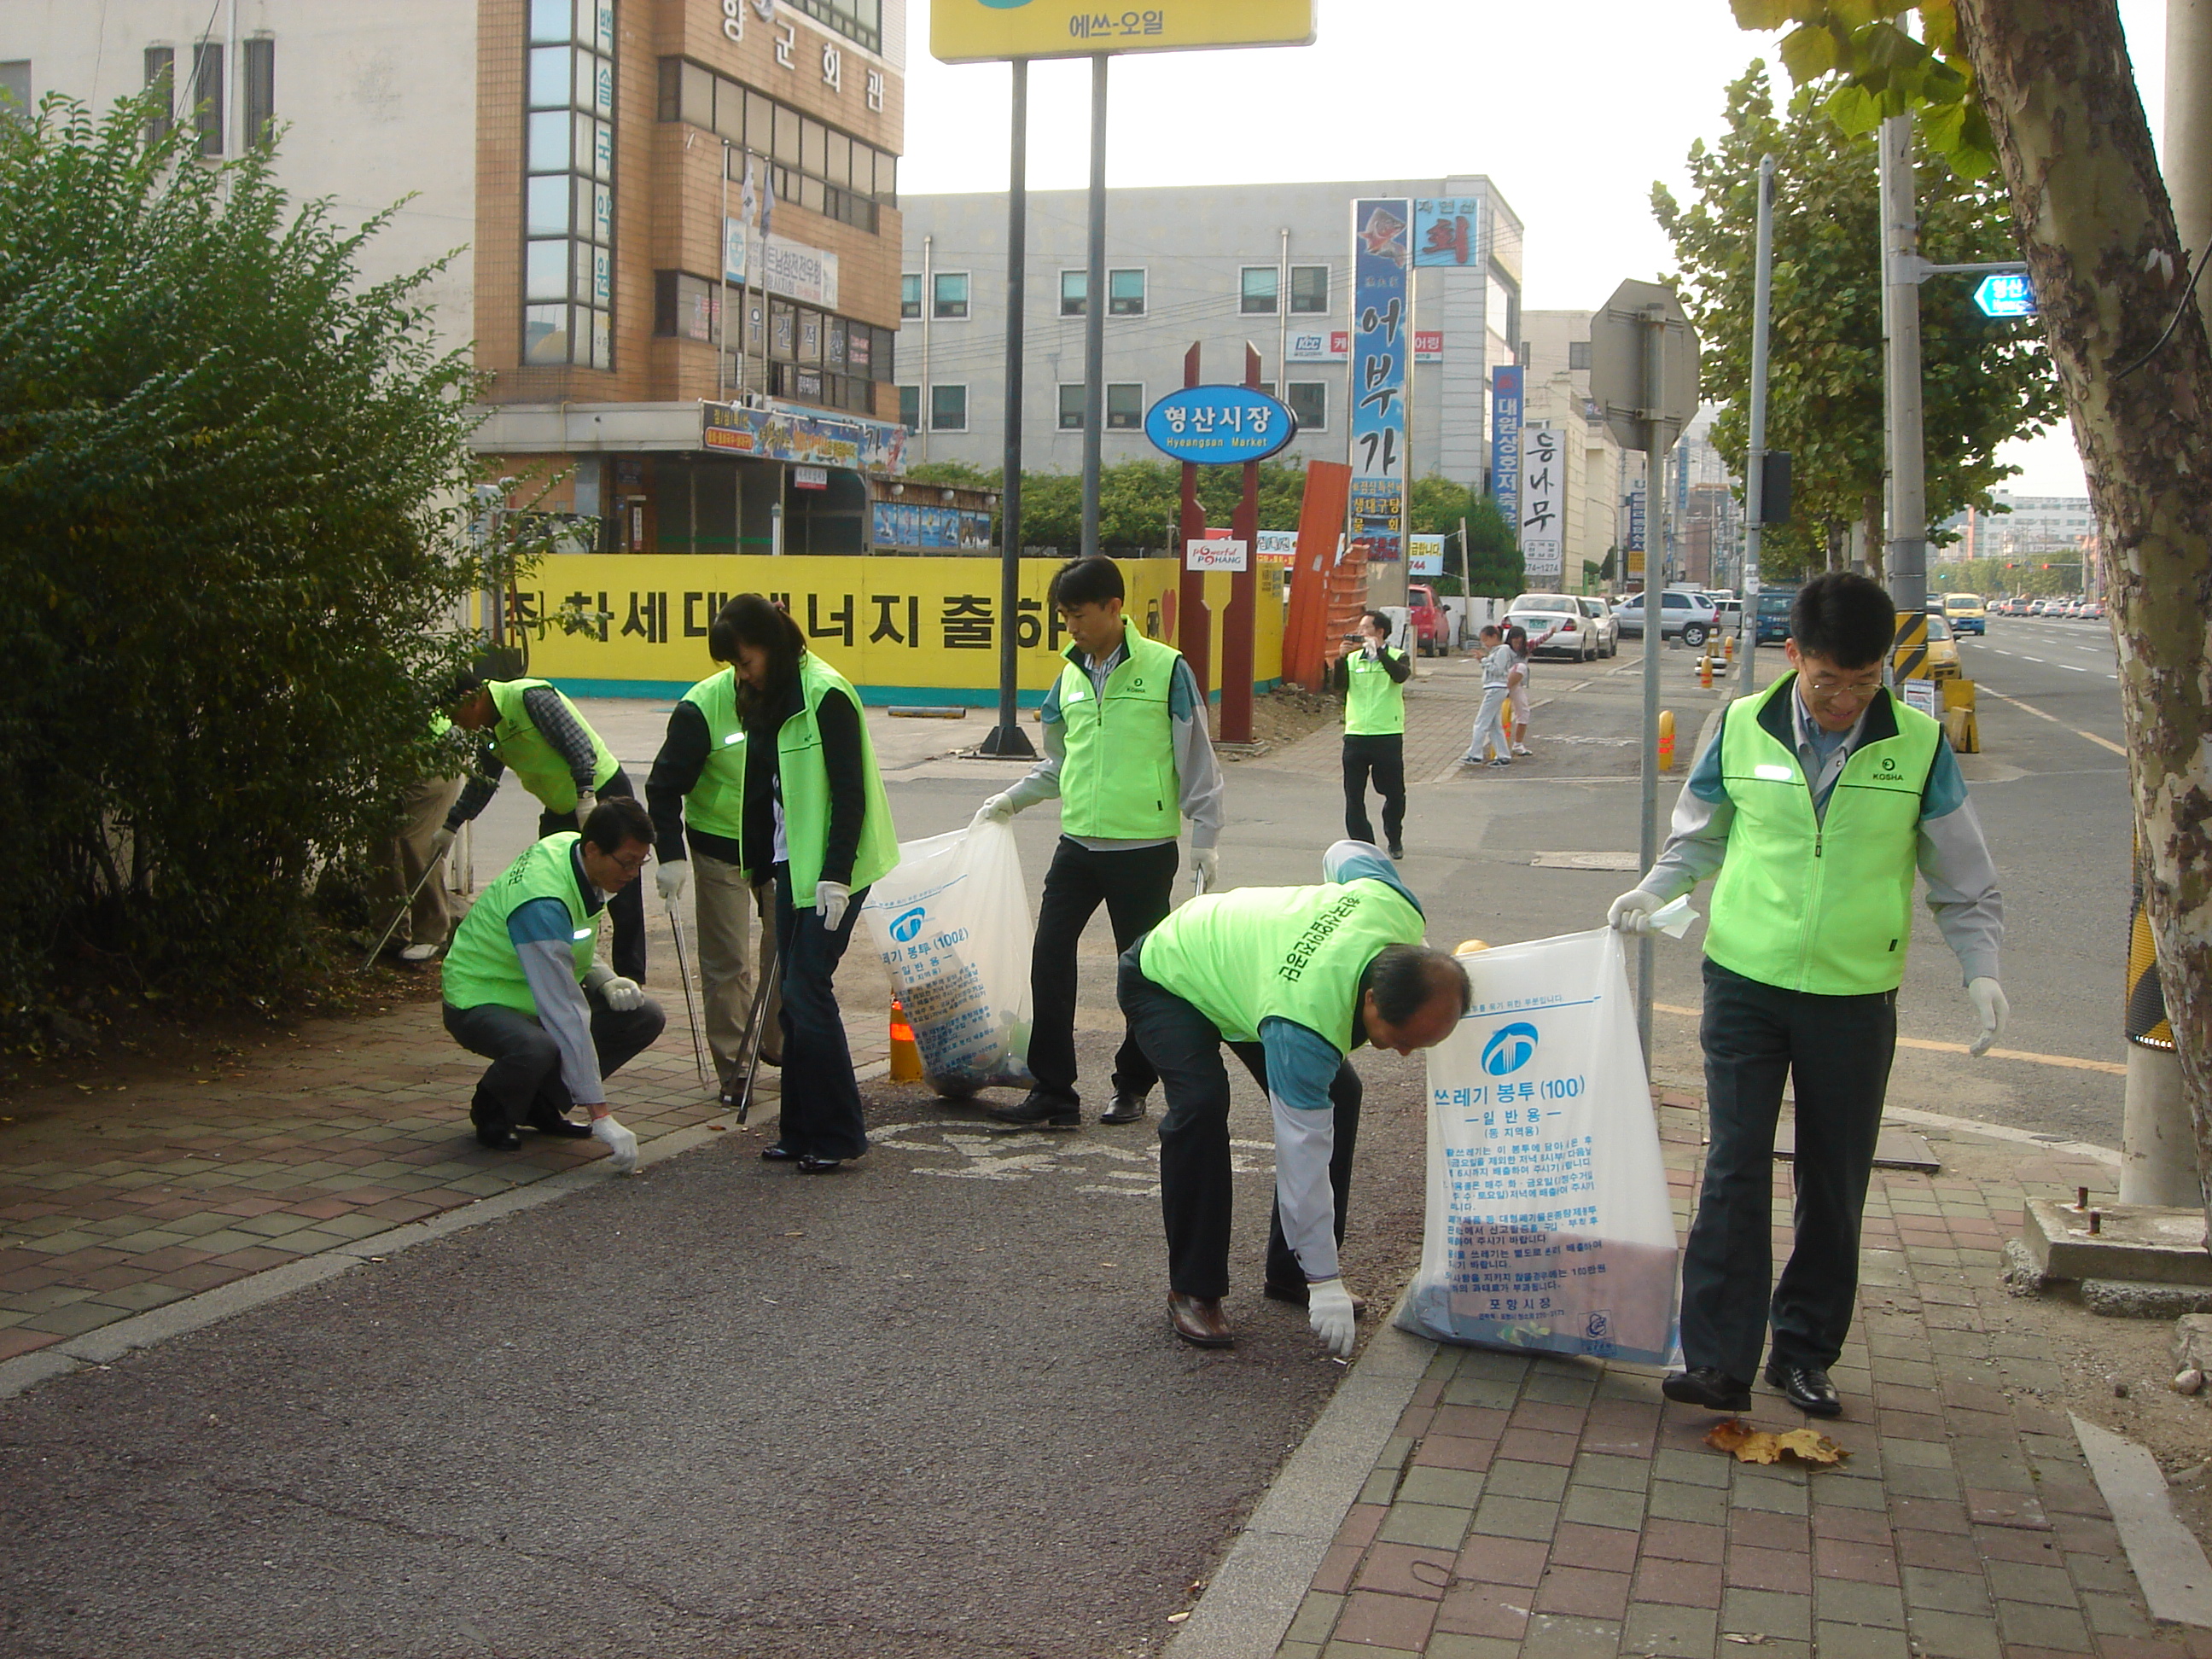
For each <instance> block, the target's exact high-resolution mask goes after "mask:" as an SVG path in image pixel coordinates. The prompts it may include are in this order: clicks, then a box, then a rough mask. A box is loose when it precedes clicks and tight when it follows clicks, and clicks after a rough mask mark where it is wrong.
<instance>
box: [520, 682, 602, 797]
mask: <svg viewBox="0 0 2212 1659" xmlns="http://www.w3.org/2000/svg"><path fill="white" fill-rule="evenodd" d="M522 707H523V709H524V711H525V712H526V714H529V716H530V723H531V724H532V726H536V727H537V728H538V736H539V737H541V738H544V739H545V741H546V742H547V743H549V744H552V745H553V752H554V753H555V754H556V755H558V756H560V757H561V758H562V760H564V761H566V762H568V775H569V776H570V777H572V778H574V780H575V781H576V789H577V793H582V792H583V791H585V790H586V789H589V788H590V787H592V779H593V778H594V777H595V776H597V775H598V773H599V755H598V753H597V752H596V751H595V750H593V749H592V734H591V732H589V731H588V730H587V729H586V727H585V726H584V723H583V721H581V720H578V719H577V718H576V716H575V715H574V714H573V713H572V712H571V711H570V709H569V708H568V703H567V702H564V701H563V700H562V696H561V694H560V693H559V692H558V691H556V690H553V688H552V687H550V686H548V685H533V686H532V687H531V688H530V690H527V691H526V692H524V693H523V694H522Z"/></svg>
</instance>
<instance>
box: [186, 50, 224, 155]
mask: <svg viewBox="0 0 2212 1659" xmlns="http://www.w3.org/2000/svg"><path fill="white" fill-rule="evenodd" d="M192 125H193V126H194V127H195V128H196V129H197V131H198V133H199V135H200V154H201V155H222V47H221V46H216V45H215V44H213V43H212V42H210V41H206V40H203V41H201V42H200V43H199V45H197V46H194V47H193V48H192Z"/></svg>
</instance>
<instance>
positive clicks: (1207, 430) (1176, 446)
mask: <svg viewBox="0 0 2212 1659" xmlns="http://www.w3.org/2000/svg"><path fill="white" fill-rule="evenodd" d="M1297 435H1298V423H1297V420H1296V418H1294V417H1293V416H1292V415H1291V411H1290V410H1287V409H1285V408H1284V407H1283V405H1282V404H1279V403H1277V402H1276V401H1275V400H1274V399H1273V398H1270V397H1269V396H1267V393H1266V392H1255V391H1253V390H1252V389H1251V387H1249V386H1184V387H1183V388H1182V390H1181V391H1179V392H1169V393H1168V395H1167V396H1166V397H1164V398H1161V399H1160V400H1159V402H1158V403H1156V404H1153V405H1152V412H1151V413H1150V414H1148V415H1146V416H1145V436H1146V437H1147V438H1149V439H1151V440H1152V447H1153V448H1155V449H1157V450H1158V451H1159V452H1160V453H1161V454H1163V455H1164V456H1166V457H1167V458H1168V459H1170V460H1171V461H1188V462H1189V463H1190V464H1191V465H1194V466H1234V465H1238V464H1240V463H1242V462H1244V461H1264V460H1266V459H1267V457H1269V456H1270V455H1273V454H1274V453H1277V452H1278V451H1279V450H1280V449H1281V448H1282V447H1284V446H1285V444H1287V443H1289V442H1290V441H1291V439H1293V438H1295V437H1297Z"/></svg>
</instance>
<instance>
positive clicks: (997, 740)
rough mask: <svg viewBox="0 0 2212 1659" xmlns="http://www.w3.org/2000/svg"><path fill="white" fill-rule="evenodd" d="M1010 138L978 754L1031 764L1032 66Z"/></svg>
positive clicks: (1022, 81) (1019, 86) (1018, 68)
mask: <svg viewBox="0 0 2212 1659" xmlns="http://www.w3.org/2000/svg"><path fill="white" fill-rule="evenodd" d="M1012 67H1013V78H1014V119H1013V129H1014V130H1013V137H1012V142H1011V143H1009V144H1008V146H1007V153H1006V449H1005V452H1004V453H1005V457H1006V460H1005V466H1004V470H1003V471H1001V473H1000V483H999V523H1000V532H999V542H1000V546H999V723H998V724H997V725H996V726H993V727H992V728H991V731H990V733H989V735H988V736H987V737H986V738H984V739H983V741H982V743H981V745H980V747H979V748H978V750H977V751H976V752H977V753H979V754H981V755H984V756H986V757H989V758H990V759H993V760H1034V759H1035V758H1036V748H1035V746H1034V745H1032V744H1030V738H1029V733H1028V732H1024V731H1023V730H1022V727H1021V709H1020V708H1019V701H1020V688H1021V655H1020V652H1019V649H1018V644H1017V641H1016V639H1015V628H1014V619H1015V617H1018V615H1020V607H1021V596H1022V351H1023V339H1022V333H1023V330H1022V325H1023V322H1024V307H1025V306H1026V305H1027V303H1028V296H1027V282H1026V276H1027V273H1026V270H1025V265H1026V263H1027V260H1028V258H1029V135H1030V64H1029V59H1027V58H1015V59H1014V60H1013V65H1012Z"/></svg>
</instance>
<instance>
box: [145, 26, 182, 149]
mask: <svg viewBox="0 0 2212 1659" xmlns="http://www.w3.org/2000/svg"><path fill="white" fill-rule="evenodd" d="M146 90H147V91H148V92H149V94H152V97H153V100H154V112H153V113H152V114H151V115H150V116H149V117H148V118H147V121H146V142H147V143H149V144H152V143H159V142H160V141H161V140H162V139H164V138H166V137H168V136H169V133H170V131H172V130H173V128H174V127H175V126H176V125H177V53H176V49H175V48H174V47H173V46H149V47H147V48H146Z"/></svg>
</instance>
